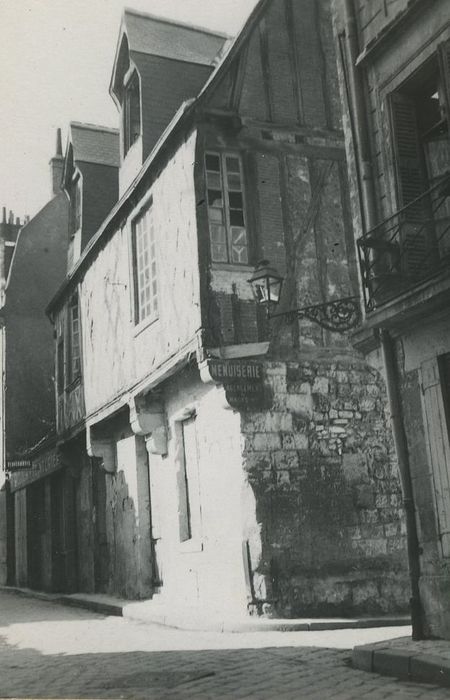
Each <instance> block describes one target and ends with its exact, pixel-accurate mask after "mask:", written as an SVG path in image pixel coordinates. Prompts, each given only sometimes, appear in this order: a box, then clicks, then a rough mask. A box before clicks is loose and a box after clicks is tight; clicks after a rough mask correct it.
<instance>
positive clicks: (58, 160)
mask: <svg viewBox="0 0 450 700" xmlns="http://www.w3.org/2000/svg"><path fill="white" fill-rule="evenodd" d="M49 165H50V177H51V188H52V189H51V196H52V197H53V196H54V195H56V194H59V193H60V191H61V183H62V175H63V168H64V158H63V154H62V141H61V129H57V130H56V153H55V155H54V156H53V158H52V159H51V160H50V163H49Z"/></svg>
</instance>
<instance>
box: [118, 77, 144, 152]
mask: <svg viewBox="0 0 450 700" xmlns="http://www.w3.org/2000/svg"><path fill="white" fill-rule="evenodd" d="M122 110H123V149H124V155H126V154H127V153H128V151H129V150H130V148H131V146H132V145H133V143H134V142H135V141H137V140H138V138H139V136H140V135H141V96H140V89H139V78H138V75H137V73H136V72H133V73H132V75H131V77H130V79H129V80H128V82H127V84H126V85H125V88H124V93H123V104H122Z"/></svg>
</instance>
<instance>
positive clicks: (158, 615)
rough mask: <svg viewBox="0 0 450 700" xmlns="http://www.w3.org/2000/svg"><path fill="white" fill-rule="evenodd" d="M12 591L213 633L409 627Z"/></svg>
mask: <svg viewBox="0 0 450 700" xmlns="http://www.w3.org/2000/svg"><path fill="white" fill-rule="evenodd" d="M1 591H4V592H6V593H8V592H14V593H18V594H21V595H25V596H28V597H36V598H38V599H39V600H49V601H52V602H58V603H61V604H63V605H70V606H73V607H80V608H84V609H86V610H92V611H93V612H97V613H101V614H104V615H116V616H118V617H126V618H129V619H131V620H135V621H137V622H146V623H155V624H158V625H167V626H168V627H176V628H178V629H185V630H203V631H217V632H269V631H278V632H300V631H303V632H307V631H320V630H341V629H366V628H375V627H403V626H405V625H409V624H410V618H409V616H408V615H384V616H378V617H359V618H337V617H332V618H300V619H281V618H280V619H276V618H275V619H273V618H272V619H268V618H258V617H246V618H239V619H236V618H235V619H223V618H219V617H216V618H214V617H212V616H210V615H208V616H205V615H204V613H203V611H195V610H186V609H185V608H183V609H179V610H175V609H173V607H170V608H167V607H164V606H163V605H161V604H159V603H158V602H157V601H155V600H143V601H137V602H132V601H129V600H123V599H120V598H114V597H113V596H108V595H103V594H88V593H73V594H71V595H61V594H54V593H42V592H36V591H33V590H31V589H29V588H17V587H11V586H0V592H1Z"/></svg>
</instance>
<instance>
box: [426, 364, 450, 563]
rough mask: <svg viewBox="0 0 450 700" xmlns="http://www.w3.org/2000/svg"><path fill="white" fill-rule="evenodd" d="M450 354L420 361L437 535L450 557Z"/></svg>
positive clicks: (444, 554) (447, 555) (445, 555)
mask: <svg viewBox="0 0 450 700" xmlns="http://www.w3.org/2000/svg"><path fill="white" fill-rule="evenodd" d="M449 369H450V363H449V356H448V355H446V356H445V355H444V356H443V357H441V358H439V361H437V358H433V359H432V360H426V361H425V362H423V363H422V365H421V368H420V370H421V384H422V396H423V409H424V418H425V442H426V446H427V452H428V459H429V463H430V467H431V475H430V476H431V478H432V487H433V495H434V506H435V513H436V521H437V523H436V524H437V529H438V533H437V534H438V537H439V540H440V542H441V547H442V555H443V556H444V557H450V442H449V433H448V427H447V420H446V415H448V411H447V409H448V407H447V406H446V402H447V401H448V390H449V386H448V382H449V376H448V371H449Z"/></svg>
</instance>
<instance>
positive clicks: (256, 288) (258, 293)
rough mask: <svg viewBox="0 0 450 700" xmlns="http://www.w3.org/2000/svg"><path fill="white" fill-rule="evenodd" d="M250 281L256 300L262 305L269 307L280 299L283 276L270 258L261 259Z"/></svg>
mask: <svg viewBox="0 0 450 700" xmlns="http://www.w3.org/2000/svg"><path fill="white" fill-rule="evenodd" d="M248 282H249V284H250V285H251V287H252V290H253V295H254V297H255V299H256V301H257V302H258V304H260V305H261V306H266V307H267V308H268V309H269V308H270V306H272V305H275V304H278V302H279V301H280V295H281V287H282V285H283V278H282V276H281V275H280V273H279V272H278V271H277V270H276V269H275V268H274V267H273V266H272V265H270V263H269V261H268V260H261V261H260V262H259V263H258V264H257V265H256V267H255V270H254V272H253V274H252V276H251V277H250V279H249V280H248Z"/></svg>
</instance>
